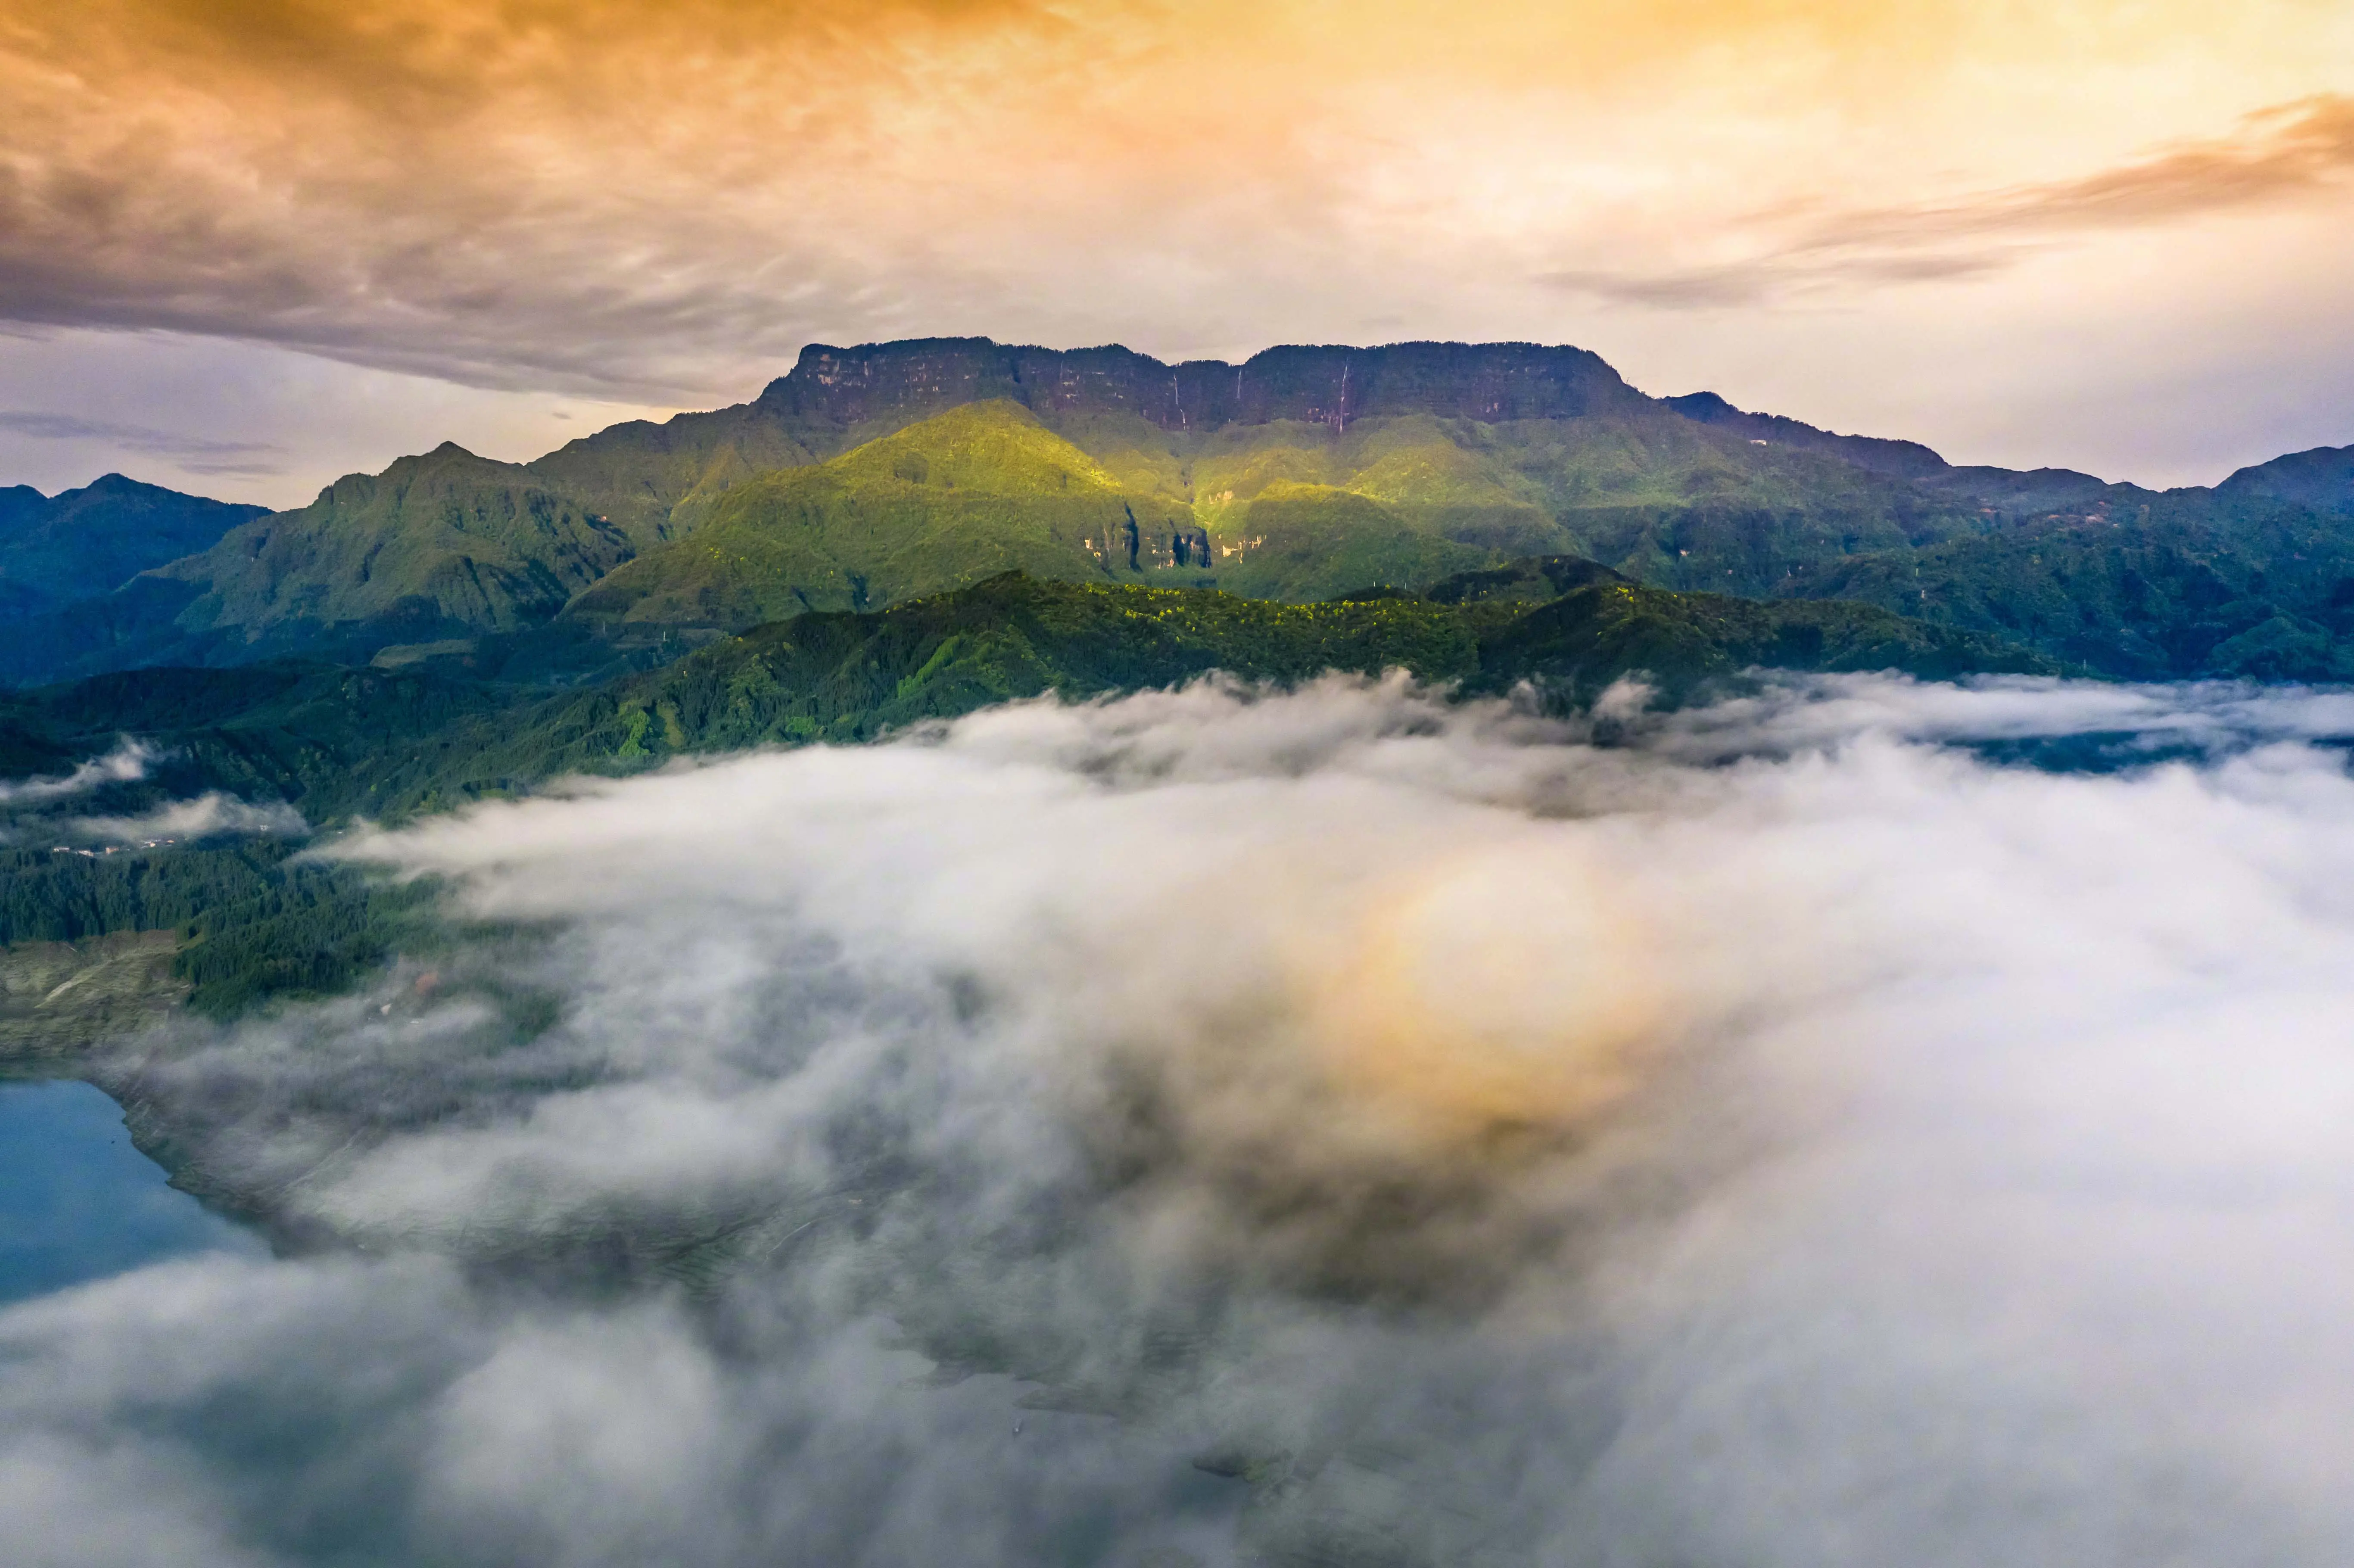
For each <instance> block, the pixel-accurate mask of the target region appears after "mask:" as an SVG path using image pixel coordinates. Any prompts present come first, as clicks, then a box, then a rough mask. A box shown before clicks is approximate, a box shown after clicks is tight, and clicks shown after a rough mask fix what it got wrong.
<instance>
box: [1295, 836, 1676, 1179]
mask: <svg viewBox="0 0 2354 1568" xmlns="http://www.w3.org/2000/svg"><path fill="white" fill-rule="evenodd" d="M1667 1012H1668V1010H1667V1006H1666V1001H1665V996H1664V992H1663V991H1662V988H1661V986H1660V984H1659V980H1658V978H1657V975H1656V973H1655V970H1654V966H1653V964H1652V961H1651V959H1650V954H1649V944H1648V943H1646V942H1645V941H1643V940H1642V939H1641V938H1640V936H1639V934H1638V931H1637V929H1636V927H1635V924H1634V922H1633V919H1632V917H1631V916H1629V915H1628V913H1627V912H1625V911H1624V910H1623V909H1620V908H1617V907H1616V906H1614V901H1613V900H1611V899H1610V897H1609V895H1608V892H1607V889H1606V887H1605V886H1604V885H1603V883H1602V881H1601V880H1600V879H1599V878H1598V877H1597V876H1596V874H1595V872H1594V871H1593V869H1592V868H1591V867H1590V866H1588V865H1587V864H1585V863H1584V861H1583V860H1582V859H1581V858H1580V857H1579V856H1577V855H1576V854H1575V853H1571V852H1569V851H1568V850H1566V849H1559V850H1556V851H1555V852H1554V853H1551V854H1543V855H1538V856H1535V857H1532V856H1531V855H1530V854H1529V853H1528V852H1527V851H1526V849H1525V847H1522V848H1519V849H1515V850H1514V851H1513V852H1511V853H1509V854H1507V853H1496V852H1492V851H1490V852H1478V853H1470V854H1465V855H1461V856H1458V857H1454V858H1451V859H1449V860H1447V861H1445V862H1442V863H1439V864H1437V865H1436V866H1433V867H1429V868H1427V869H1426V870H1425V871H1424V872H1423V873H1421V874H1418V875H1416V877H1415V878H1414V879H1413V880H1412V881H1411V882H1406V883H1402V884H1400V885H1394V886H1392V887H1389V888H1386V889H1384V890H1382V891H1381V892H1380V893H1379V894H1377V895H1375V896H1374V897H1373V899H1372V900H1371V901H1370V905H1369V908H1368V911H1367V913H1366V914H1365V916H1364V917H1363V921H1362V922H1361V923H1360V924H1359V925H1358V927H1356V928H1355V929H1354V930H1353V931H1352V933H1350V939H1349V946H1348V948H1347V949H1346V951H1345V954H1344V955H1343V956H1342V957H1341V959H1339V961H1337V962H1336V963H1334V964H1333V965H1331V967H1330V968H1329V969H1326V970H1325V971H1324V972H1323V973H1322V974H1321V975H1320V977H1319V979H1318V980H1317V981H1316V983H1315V985H1314V987H1313V991H1312V1000H1311V1001H1310V1017H1311V1019H1312V1022H1313V1030H1314V1037H1315V1040H1316V1043H1317V1044H1318V1046H1319V1048H1320V1051H1321V1052H1322V1054H1323V1057H1324V1060H1325V1063H1326V1065H1327V1069H1328V1071H1329V1072H1330V1073H1331V1077H1332V1080H1333V1082H1334V1084H1335V1086H1337V1087H1338V1088H1339V1089H1340V1091H1341V1094H1342V1095H1343V1097H1344V1098H1348V1099H1355V1100H1358V1101H1360V1102H1361V1103H1362V1104H1363V1106H1364V1107H1366V1108H1367V1109H1368V1110H1369V1112H1370V1113H1371V1114H1372V1115H1373V1116H1375V1117H1377V1118H1380V1119H1382V1120H1384V1121H1385V1122H1389V1123H1392V1124H1394V1125H1397V1126H1400V1127H1404V1128H1407V1129H1409V1130H1410V1131H1412V1132H1414V1133H1418V1134H1420V1135H1421V1136H1424V1137H1437V1138H1442V1139H1456V1138H1462V1137H1475V1136H1479V1135H1480V1134H1484V1133H1489V1132H1493V1131H1499V1130H1510V1129H1515V1128H1526V1129H1531V1130H1537V1131H1544V1132H1560V1131H1572V1130H1575V1129H1576V1128H1579V1127H1581V1126H1583V1125H1585V1124H1586V1123H1588V1122H1590V1121H1591V1120H1592V1118H1594V1117H1596V1115H1597V1114H1598V1113H1600V1112H1602V1111H1604V1110H1606V1109H1607V1108H1608V1107H1610V1106H1611V1105H1613V1104H1614V1103H1616V1102H1617V1101H1618V1100H1619V1099H1620V1098H1621V1097H1624V1096H1625V1095H1626V1094H1627V1093H1628V1090H1629V1089H1630V1088H1632V1087H1633V1086H1634V1084H1635V1082H1636V1080H1637V1078H1638V1075H1639V1073H1640V1071H1641V1069H1642V1067H1643V1065H1644V1057H1645V1054H1646V1053H1647V1052H1648V1051H1649V1049H1651V1047H1652V1045H1653V1044H1654V1043H1655V1042H1656V1041H1657V1039H1658V1037H1659V1033H1660V1031H1661V1029H1662V1027H1663V1026H1664V1023H1665V1021H1666V1016H1667Z"/></svg>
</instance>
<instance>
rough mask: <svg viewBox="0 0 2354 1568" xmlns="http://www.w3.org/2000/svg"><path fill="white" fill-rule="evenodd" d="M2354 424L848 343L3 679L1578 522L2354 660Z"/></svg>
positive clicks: (1320, 556)
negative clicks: (1886, 410)
mask: <svg viewBox="0 0 2354 1568" xmlns="http://www.w3.org/2000/svg"><path fill="white" fill-rule="evenodd" d="M2349 450H2354V449H2348V450H2335V449H2321V450H2316V451H2313V452H2307V453H2300V454H2297V455H2296V456H2294V457H2290V458H2283V459H2280V460H2277V461H2274V462H2272V463H2267V464H2264V465H2260V466H2258V467H2256V468H2252V469H2249V470H2245V471H2242V472H2241V473H2239V474H2236V475H2234V476H2233V477H2232V480H2231V481H2229V482H2226V483H2225V484H2223V485H2221V486H2220V487H2218V488H2216V489H2213V490H2203V489H2193V490H2179V491H2171V492H2167V493H2157V492H2152V491H2148V490H2144V489H2141V488H2138V487H2136V486H2132V485H2119V484H2109V483H2106V482H2103V481H2101V480H2099V479H2097V478H2094V476H2092V475H2089V474H2083V473H2077V472H2073V471H2066V470H2040V471H2034V472H2016V471H2009V470H2001V469H1991V468H1974V467H1964V466H1956V465H1954V464H1951V463H1948V462H1946V460H1945V459H1944V458H1943V457H1941V456H1940V455H1939V454H1938V453H1936V452H1935V451H1933V450H1930V449H1929V448H1927V447H1925V446H1922V445H1920V444H1918V443H1916V442H1911V441H1903V440H1886V439H1882V438H1877V437H1866V436H1855V435H1842V434H1838V433H1834V432H1831V431H1827V430H1822V429H1817V428H1815V427H1813V426H1810V425H1807V424H1804V423H1802V422H1800V421H1797V420H1794V419H1788V418H1781V417H1779V416H1776V415H1770V414H1761V413H1753V412H1750V411H1747V410H1744V409H1741V408H1734V406H1733V405H1731V404H1730V403H1728V402H1726V401H1725V400H1724V399H1723V398H1722V397H1717V396H1715V395H1713V394H1710V393H1693V394H1689V395H1685V396H1680V397H1665V398H1659V397H1649V396H1647V395H1645V394H1644V393H1642V392H1639V391H1638V390H1636V389H1635V388H1634V387H1630V386H1628V383H1627V382H1626V381H1625V380H1624V379H1623V378H1622V377H1621V376H1619V375H1618V373H1617V371H1616V370H1614V369H1612V367H1611V366H1608V365H1607V364H1606V363H1605V362H1604V361H1602V360H1601V359H1600V358H1598V357H1597V356H1596V355H1593V354H1591V353H1588V352H1586V351H1585V350H1583V349H1577V348H1569V347H1547V346H1543V345H1539V344H1521V343H1506V344H1438V343H1409V344H1389V345H1386V346H1383V347H1377V348H1351V347H1338V346H1300V347H1284V348H1275V349H1269V350H1267V351H1266V352H1265V353H1262V354H1258V355H1253V356H1252V357H1251V358H1249V359H1247V360H1246V361H1244V362H1243V363H1241V364H1239V365H1233V364H1227V363H1225V362H1222V361H1207V360H1204V361H1188V362H1184V363H1181V364H1175V365H1172V364H1168V363H1165V362H1163V361H1161V360H1157V359H1154V358H1152V357H1150V355H1142V354H1138V353H1135V352H1133V351H1131V350H1129V349H1126V348H1121V347H1117V346H1108V347H1102V348H1089V349H1076V350H1055V349H1045V348H1033V347H1023V346H1015V345H1008V344H998V343H995V342H992V341H991V340H989V339H986V338H928V339H917V340H911V341H907V342H901V343H888V344H862V345H857V346H854V347H846V348H845V347H839V346H834V345H829V344H815V345H811V347H809V348H808V349H805V350H804V351H803V352H802V354H801V356H800V359H799V361H798V363H796V364H795V365H794V366H793V368H792V369H791V371H790V372H789V373H788V374H787V375H785V376H779V378H777V379H776V380H775V381H773V382H771V383H770V384H769V386H768V387H767V388H765V389H764V390H763V391H762V392H761V394H760V396H759V397H757V398H755V399H754V400H752V401H751V402H748V403H745V404H740V405H737V406H736V407H733V408H722V409H717V410H714V411H712V412H709V413H695V414H682V415H679V416H677V417H676V418H672V419H670V420H667V421H665V422H663V423H661V424H653V423H649V422H645V421H633V422H631V423H627V424H623V425H618V426H614V427H612V428H611V429H606V430H601V431H599V432H597V433H596V434H594V435H591V436H587V437H583V438H581V439H580V440H575V441H573V442H570V443H568V444H567V445H566V446H565V447H563V448H562V449H560V450H557V451H554V452H551V453H548V454H547V455H546V456H545V457H542V458H540V459H537V460H535V461H532V462H528V463H520V464H516V463H501V462H493V461H488V460H485V459H482V458H479V457H476V456H474V455H472V453H470V452H467V451H465V450H463V449H462V448H461V447H458V446H456V445H454V444H452V445H445V446H444V447H442V448H440V449H439V450H436V451H434V452H431V453H428V454H425V455H423V456H421V457H417V458H406V459H403V460H401V461H399V462H398V463H395V464H394V465H393V466H392V467H391V468H389V469H387V471H385V472H384V473H382V474H379V475H374V476H366V475H354V476H350V477H347V478H345V479H344V480H341V481H338V482H336V483H335V484H334V485H332V486H329V487H328V488H327V489H326V490H325V491H323V492H322V493H321V494H320V496H319V497H318V499H317V500H316V501H314V502H313V503H311V504H310V505H308V506H305V507H302V508H298V509H296V510H294V511H292V512H288V513H281V514H275V515H273V516H270V517H265V518H256V519H253V520H251V521H249V522H244V523H242V524H240V525H239V526H237V527H235V528H234V529H233V530H231V531H228V532H227V533H226V535H219V534H217V535H214V537H213V541H212V542H210V544H209V547H192V548H190V549H189V550H187V551H185V552H183V554H182V556H181V558H179V559H176V560H170V561H168V562H164V563H157V562H154V561H150V562H148V563H146V564H147V565H148V566H149V567H152V569H149V570H146V571H144V572H143V573H142V575H140V576H138V577H133V579H132V580H131V581H129V582H128V583H125V584H123V585H122V587H120V588H116V587H114V585H113V584H112V583H111V582H109V583H107V584H105V590H106V591H103V592H101V593H100V594H99V595H97V596H96V597H94V598H87V599H83V600H81V601H80V602H77V603H70V604H65V605H62V606H61V605H58V604H57V603H55V602H54V601H48V600H42V601H35V600H32V599H23V600H22V601H21V602H19V603H17V604H16V605H15V606H14V607H13V610H12V609H10V607H8V606H5V605H0V615H8V616H9V617H10V619H11V620H12V621H13V630H14V631H15V633H16V635H15V637H14V645H15V648H16V653H15V654H14V655H13V657H12V659H11V660H10V661H7V662H6V663H7V668H6V670H5V674H6V675H7V676H8V677H9V678H12V679H14V680H16V681H17V682H19V683H23V682H29V681H35V680H42V679H53V678H59V677H63V676H67V675H73V674H84V673H95V672H98V671H102V670H107V669H122V668H130V667H135V666H138V665H142V664H153V663H157V662H199V663H234V662H246V661H251V660H254V659H259V658H267V657H272V656H275V655H277V654H281V653H287V652H307V653H313V654H321V655H325V656H329V657H334V658H340V659H354V660H365V659H367V658H370V657H382V658H384V659H387V660H390V661H399V660H403V659H408V658H412V657H422V656H435V657H439V656H441V655H444V654H447V653H449V652H451V651H452V650H456V651H459V652H463V653H464V654H465V656H467V657H470V658H473V659H475V660H476V665H477V668H478V669H480V670H482V671H483V672H493V671H496V672H501V673H504V674H505V675H506V676H507V677H509V678H519V679H546V678H551V677H578V676H579V675H582V674H585V673H588V672H590V671H593V670H609V669H610V668H611V667H612V661H613V660H614V659H616V658H621V659H624V660H636V661H639V662H643V661H644V660H647V659H656V660H659V659H662V658H667V657H672V656H675V654H676V653H677V652H681V651H682V650H684V648H686V647H690V646H694V645H696V643H697V642H698V641H700V640H703V639H705V638H706V637H707V636H708V635H710V634H715V633H718V632H726V631H733V630H742V629H743V628H745V627H747V626H749V625H752V624H757V623H758V622H759V621H761V620H769V619H775V618H778V617H783V616H791V615H795V614H801V613H807V612H808V611H810V610H812V609H880V608H883V607H885V606H886V605H888V604H890V603H893V602H896V601H897V600H900V599H907V598H912V597H918V596H921V595H925V594H929V593H937V592H939V591H943V590H946V589H950V588H958V587H960V586H963V585H966V584H970V583H973V582H977V581H979V580H981V578H983V577H988V576H991V575H992V574H993V573H996V572H999V571H1003V570H1009V569H1019V570H1022V571H1024V572H1027V573H1030V574H1031V575H1033V576H1034V577H1044V578H1049V579H1060V580H1066V581H1082V582H1085V581H1099V582H1105V583H1119V582H1134V583H1142V584H1163V583H1165V584H1167V585H1170V586H1184V587H1215V588H1224V589H1225V590H1227V591H1230V592H1235V593H1240V594H1244V595H1246V596H1252V597H1260V598H1270V599H1285V600H1293V601H1299V600H1306V599H1320V598H1329V597H1331V596H1332V595H1335V594H1338V593H1341V592H1344V591H1347V590H1349V589H1352V588H1368V587H1391V588H1401V589H1405V590H1418V589H1421V588H1426V587H1427V586H1429V585H1430V584H1431V583H1433V582H1435V581H1437V579H1439V578H1440V577H1446V576H1448V575H1450V574H1453V573H1459V572H1464V571H1475V570H1479V569H1481V568H1482V567H1488V566H1492V565H1494V564H1497V563H1500V562H1501V561H1504V560H1507V559H1511V558H1514V557H1519V556H1534V555H1564V554H1565V555H1576V556H1585V557H1589V558H1592V559H1594V560H1596V561H1599V562H1602V563H1604V564H1606V565H1607V566H1608V567H1611V568H1613V569H1614V570H1616V571H1618V572H1620V573H1622V574H1623V575H1625V576H1626V577H1629V578H1631V579H1633V580H1635V581H1638V582H1641V583H1646V584H1649V585H1652V586H1655V587H1660V588H1674V589H1680V590H1704V591H1711V592H1717V593H1728V594H1735V595H1744V596H1748V597H1751V598H1758V599H1831V598H1852V599H1864V600H1867V601H1870V602H1872V603H1876V604H1879V605H1881V606H1882V607H1883V608H1886V609H1893V610H1895V611H1897V612H1899V613H1902V614H1905V615H1909V616H1914V617H1920V618H1925V619H1928V620H1935V621H1941V622H1944V623H1946V624H1950V625H1953V626H1956V627H1958V628H1963V629H1967V630H1978V631H1984V632H1989V633H1993V634H1996V635H1999V636H2004V637H2009V638H2015V639H2018V640H2020V641H2025V642H2027V643H2029V644H2031V645H2032V646H2035V647H2038V648H2041V649H2042V650H2043V651H2044V652H2047V653H2049V654H2052V655H2053V656H2056V657H2059V658H2062V659H2063V660H2067V661H2070V662H2075V663H2078V664H2081V665H2083V666H2084V667H2087V668H2091V669H2094V670H2097V671H2102V672H2105V673H2114V674H2120V675H2134V676H2169V675H2189V674H2220V675H2228V674H2253V675H2267V676H2298V677H2303V678H2328V679H2338V678H2354V657H2349V655H2348V654H2347V653H2345V652H2341V650H2340V643H2341V641H2343V639H2344V638H2345V637H2346V635H2347V634H2348V633H2349V632H2354V522H2349V514H2354V460H2349V455H2348V452H2349ZM16 510H20V508H18V506H17V503H16V501H14V500H9V499H7V498H6V497H5V495H0V530H5V527H6V526H7V524H6V522H5V519H6V518H7V517H8V516H11V515H14V514H15V511H16Z"/></svg>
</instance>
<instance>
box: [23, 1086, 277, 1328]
mask: <svg viewBox="0 0 2354 1568" xmlns="http://www.w3.org/2000/svg"><path fill="white" fill-rule="evenodd" d="M221 1251H226V1252H237V1253H242V1254H245V1255H248V1256H254V1257H260V1256H267V1255H268V1253H269V1249H268V1248H267V1247H266V1246H264V1245H262V1243H261V1241H260V1238H259V1237H257V1236H255V1235H254V1234H252V1233H250V1232H249V1231H247V1230H244V1229H242V1228H241V1227H239V1226H238V1225H236V1224H232V1223H230V1222H229V1221H228V1220H225V1219H222V1218H221V1217H220V1216H219V1215H217V1214H215V1213H210V1212H208V1211H207V1210H206V1209H205V1207H204V1206H203V1205H202V1204H200V1203H198V1202H196V1200H195V1199H194V1198H191V1197H189V1196H188V1195H187V1194H186V1192H176V1191H175V1190H174V1189H172V1188H171V1187H169V1186H167V1185H165V1183H164V1169H163V1167H162V1166H160V1165H157V1164H156V1163H155V1162H154V1160H150V1159H148V1158H147V1157H146V1156H145V1155H143V1154H142V1153H140V1152H139V1150H136V1149H134V1148H133V1147H132V1145H131V1135H130V1133H129V1132H128V1131H127V1130H125V1128H123V1125H122V1110H121V1109H120V1108H119V1107H116V1105H115V1103H114V1102H113V1101H112V1100H111V1099H109V1098H107V1097H106V1096H105V1095H103V1094H101V1093H100V1092H99V1091H98V1090H96V1089H94V1088H92V1087H90V1086H89V1085H88V1084H81V1083H72V1082H68V1081H64V1080H54V1081H45V1082H32V1083H10V1082H0V1305H5V1304H6V1303H9V1302H15V1301H22V1300H24V1299H26V1298H28V1297H34V1296H41V1295H46V1294H48V1292H49V1291H52V1290H61V1289H63V1288H65V1287H67V1286H69V1285H80V1284H82V1283H83V1282H85V1281H87V1280H92V1279H101V1278H104V1277H106V1276H108V1275H110V1274H121V1273H122V1272H123V1271H125V1270H126V1269H133V1268H137V1267H139V1266H142V1265H143V1264H149V1263H154V1262H155V1261H157V1260H158V1259H161V1258H166V1257H175V1256H179V1255H184V1254H187V1253H195V1252H221Z"/></svg>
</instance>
